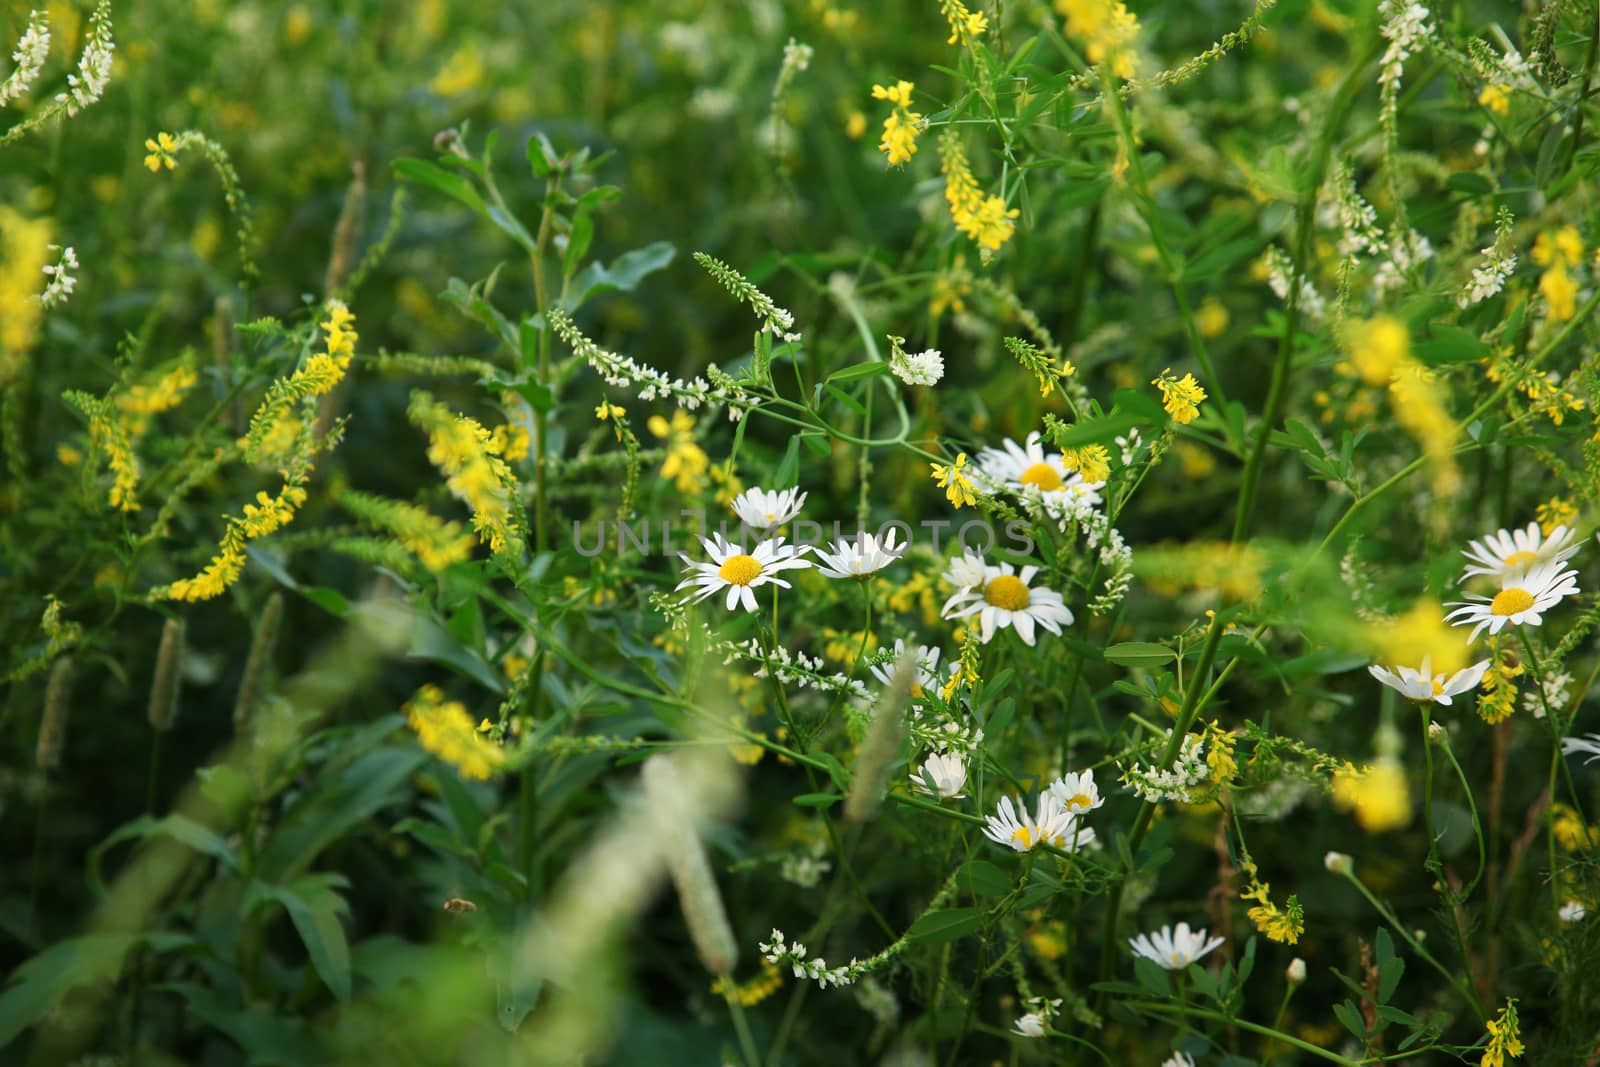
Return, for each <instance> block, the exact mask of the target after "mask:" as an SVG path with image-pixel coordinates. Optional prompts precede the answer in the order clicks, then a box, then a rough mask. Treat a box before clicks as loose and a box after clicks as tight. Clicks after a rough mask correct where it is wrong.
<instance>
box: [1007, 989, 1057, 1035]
mask: <svg viewBox="0 0 1600 1067" xmlns="http://www.w3.org/2000/svg"><path fill="white" fill-rule="evenodd" d="M1023 1003H1024V1004H1025V1005H1026V1006H1027V1008H1028V1013H1027V1014H1026V1015H1023V1016H1022V1017H1021V1018H1019V1019H1018V1020H1017V1021H1016V1022H1014V1023H1012V1024H1011V1032H1012V1033H1014V1034H1017V1035H1018V1036H1020V1037H1044V1036H1045V1035H1046V1034H1047V1033H1049V1031H1050V1020H1052V1019H1054V1018H1055V1015H1056V1012H1058V1011H1060V1010H1061V998H1060V997H1056V998H1054V999H1046V998H1044V997H1029V998H1028V999H1027V1000H1026V1001H1024V1002H1023Z"/></svg>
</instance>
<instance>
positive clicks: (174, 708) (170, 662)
mask: <svg viewBox="0 0 1600 1067" xmlns="http://www.w3.org/2000/svg"><path fill="white" fill-rule="evenodd" d="M183 628H184V627H183V620H182V619H168V620H167V622H166V625H165V626H163V627H162V628H161V647H160V648H159V649H157V651H156V671H155V677H154V678H152V679H151V681H150V707H149V718H150V728H151V729H153V730H155V731H156V732H157V733H166V732H167V731H168V730H170V729H172V723H173V721H174V720H175V719H177V717H178V683H179V680H180V678H181V676H182V674H183Z"/></svg>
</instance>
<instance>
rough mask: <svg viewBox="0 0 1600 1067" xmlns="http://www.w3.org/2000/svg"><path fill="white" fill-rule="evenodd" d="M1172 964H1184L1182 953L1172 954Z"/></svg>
mask: <svg viewBox="0 0 1600 1067" xmlns="http://www.w3.org/2000/svg"><path fill="white" fill-rule="evenodd" d="M1172 962H1173V963H1182V962H1183V954H1182V953H1180V952H1174V953H1173V954H1172Z"/></svg>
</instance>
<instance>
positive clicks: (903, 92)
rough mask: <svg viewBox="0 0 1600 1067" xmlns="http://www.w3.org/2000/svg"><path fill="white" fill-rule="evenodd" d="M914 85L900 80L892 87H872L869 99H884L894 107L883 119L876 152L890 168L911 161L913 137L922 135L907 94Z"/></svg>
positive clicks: (909, 96)
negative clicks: (882, 155) (885, 157)
mask: <svg viewBox="0 0 1600 1067" xmlns="http://www.w3.org/2000/svg"><path fill="white" fill-rule="evenodd" d="M915 88H916V86H915V85H913V84H912V83H911V82H908V81H905V80H903V79H902V80H901V81H898V82H896V83H895V84H894V85H892V86H883V85H874V86H873V87H872V97H873V99H875V100H887V101H888V102H889V103H890V104H892V105H893V106H894V110H893V111H891V112H890V113H889V117H888V118H886V119H884V120H883V140H882V141H881V142H879V144H878V150H879V151H881V152H883V153H884V154H885V155H887V156H888V157H889V165H890V166H899V165H900V164H902V163H909V162H911V157H912V156H914V155H916V154H917V136H918V135H919V134H920V133H921V132H922V127H921V125H920V123H921V122H922V116H921V115H920V114H918V113H917V112H915V111H912V110H911V91H912V90H913V89H915Z"/></svg>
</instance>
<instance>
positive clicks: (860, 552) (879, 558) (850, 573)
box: [817, 526, 907, 580]
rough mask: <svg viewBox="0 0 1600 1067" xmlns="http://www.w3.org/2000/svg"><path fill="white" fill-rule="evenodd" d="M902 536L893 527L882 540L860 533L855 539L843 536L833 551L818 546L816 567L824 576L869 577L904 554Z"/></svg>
mask: <svg viewBox="0 0 1600 1067" xmlns="http://www.w3.org/2000/svg"><path fill="white" fill-rule="evenodd" d="M899 536H900V531H899V530H898V529H896V528H895V527H893V526H891V527H889V533H888V535H887V536H885V537H884V538H883V539H882V540H881V541H880V540H879V539H878V538H876V537H874V536H873V535H872V534H869V533H861V534H859V535H857V537H856V539H855V540H854V541H846V540H845V539H844V538H842V537H841V538H839V539H838V540H837V541H835V542H834V543H833V550H832V551H831V552H830V551H825V550H823V549H820V548H819V549H817V570H818V571H820V572H821V573H822V576H823V577H824V578H854V579H858V580H865V579H867V578H870V577H872V575H874V574H876V573H877V572H878V571H881V570H883V568H885V567H887V566H888V565H889V564H891V563H893V562H894V561H895V560H897V559H899V558H900V557H901V556H902V555H903V554H904V553H905V550H906V547H907V546H906V545H903V544H900V543H899Z"/></svg>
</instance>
